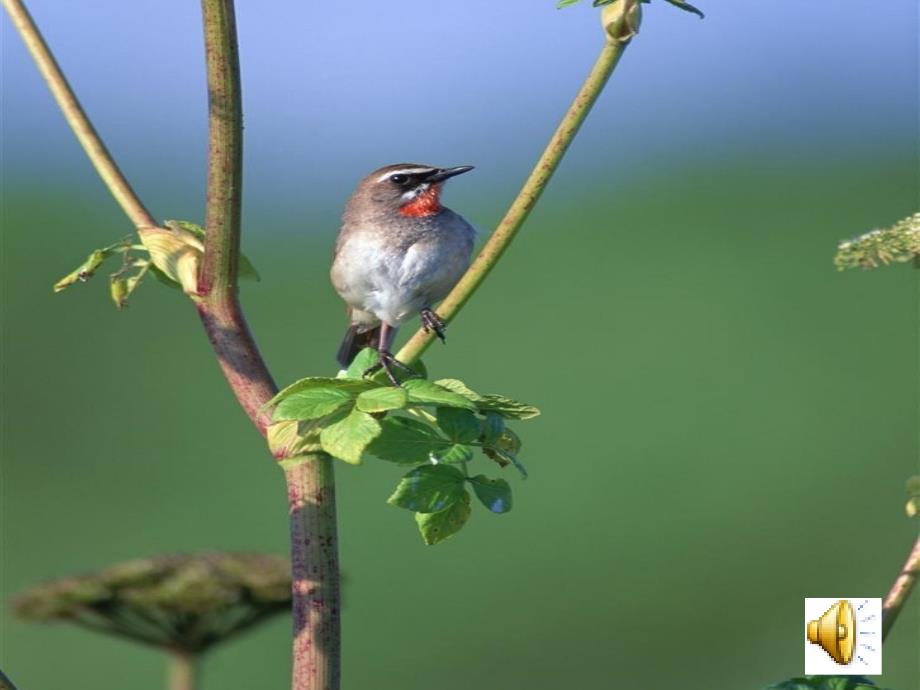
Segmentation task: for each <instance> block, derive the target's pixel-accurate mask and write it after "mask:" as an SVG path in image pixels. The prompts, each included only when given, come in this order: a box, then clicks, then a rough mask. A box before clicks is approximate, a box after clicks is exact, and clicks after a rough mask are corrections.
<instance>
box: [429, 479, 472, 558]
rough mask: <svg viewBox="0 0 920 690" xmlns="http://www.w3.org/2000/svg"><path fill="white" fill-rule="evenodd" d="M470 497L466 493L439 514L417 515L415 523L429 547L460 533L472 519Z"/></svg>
mask: <svg viewBox="0 0 920 690" xmlns="http://www.w3.org/2000/svg"><path fill="white" fill-rule="evenodd" d="M470 512H471V511H470V495H469V494H468V493H467V492H466V491H464V492H463V494H462V495H461V497H460V499H459V500H457V501H456V502H455V503H454V504H453V505H451V506H450V507H449V508H446V509H445V510H441V511H439V512H437V513H416V514H415V522H416V524H417V525H418V531H419V532H420V533H421V535H422V539H423V540H424V541H425V543H426V544H427V545H428V546H434V545H435V544H439V543H441V542H442V541H444V540H445V539H447V538H448V537H452V536H453V535H455V534H456V533H457V532H459V531H460V530H461V529H462V528H463V525H465V524H466V521H467V520H469V518H470Z"/></svg>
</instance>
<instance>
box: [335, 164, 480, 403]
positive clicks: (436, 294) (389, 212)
mask: <svg viewBox="0 0 920 690" xmlns="http://www.w3.org/2000/svg"><path fill="white" fill-rule="evenodd" d="M472 169H473V166H471V165H461V166H458V167H454V168H439V167H435V166H432V165H420V164H417V163H397V164H395V165H387V166H385V167H382V168H379V169H378V170H375V171H373V172H372V173H370V174H369V175H367V176H366V177H365V178H364V179H363V180H361V182H359V183H358V186H357V188H356V189H355V191H354V193H353V194H352V195H351V197H350V198H349V200H348V203H347V204H346V206H345V211H344V213H343V214H342V227H341V229H340V231H339V235H338V239H337V241H336V245H335V254H334V257H333V261H332V269H331V271H330V278H331V279H332V285H333V287H334V288H335V290H336V292H338V294H339V296H341V298H342V299H343V300H345V303H346V304H347V308H348V314H349V326H348V330H347V331H346V333H345V337H344V339H343V340H342V344H341V346H340V347H339V350H338V354H337V359H338V362H339V364H340V365H341V366H342V367H343V368H346V367H348V366H349V365H350V363H351V361H352V360H353V359H354V356H355V355H356V354H357V353H358V352H360V351H361V350H362V349H363V348H365V347H372V348H374V349H376V350H377V352H378V361H377V363H376V364H375V365H374V366H372V367H370V368H369V369H367V370H366V371H365V372H364V375H365V376H368V375H370V374H371V373H373V372H375V371H379V370H380V369H383V370H384V372H385V373H386V376H387V378H388V379H389V380H390V382H391V383H392V384H393V385H394V386H399V382H398V380H397V378H396V376H395V374H394V371H393V368H394V367H396V368H400V369H404V370H407V371H409V372H410V373H415V372H414V371H413V370H412V369H411V368H410V367H408V366H406V365H405V364H403V363H402V362H399V361H398V360H397V359H396V358H395V357H394V356H393V353H392V352H391V351H390V348H391V347H392V345H393V340H394V339H395V337H396V332H397V330H398V329H399V327H400V326H401V325H402V324H403V323H405V322H406V321H408V320H409V319H410V318H412V317H413V316H415V315H416V314H418V315H419V317H420V320H421V324H422V327H423V328H424V330H425V332H426V333H428V332H431V331H433V332H434V333H435V334H436V335H437V336H438V338H440V339H441V340H442V341H445V337H444V329H445V324H444V321H443V320H442V319H441V317H440V316H438V314H437V313H436V312H435V311H434V308H433V307H434V305H435V304H436V303H438V302H440V301H441V300H442V299H443V298H444V297H445V296H446V295H447V293H448V292H450V290H451V289H452V288H453V287H454V285H456V284H457V282H458V281H459V280H460V277H461V276H462V275H463V274H464V273H465V272H466V270H467V268H468V267H469V265H470V257H471V256H472V252H473V244H474V242H475V239H476V230H475V229H474V228H473V226H472V225H470V224H469V223H468V222H467V221H466V220H464V218H463V217H462V216H460V215H459V214H457V213H455V212H454V211H451V210H450V209H449V208H447V207H446V206H443V205H442V204H441V192H442V190H443V188H444V183H445V182H446V181H447V180H449V179H450V178H452V177H456V176H457V175H462V174H463V173H466V172H469V171H470V170H472Z"/></svg>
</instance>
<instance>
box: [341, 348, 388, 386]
mask: <svg viewBox="0 0 920 690" xmlns="http://www.w3.org/2000/svg"><path fill="white" fill-rule="evenodd" d="M379 359H380V356H379V355H378V354H377V350H375V349H374V348H372V347H365V348H364V349H363V350H361V351H360V352H358V354H356V355H355V357H354V359H353V360H351V364H349V365H348V368H347V369H346V370H345V378H349V379H356V380H361V379H363V378H364V372H365V371H367V370H368V369H370V368H371V367H372V366H374V365H375V364H376V363H377V361H378V360H379Z"/></svg>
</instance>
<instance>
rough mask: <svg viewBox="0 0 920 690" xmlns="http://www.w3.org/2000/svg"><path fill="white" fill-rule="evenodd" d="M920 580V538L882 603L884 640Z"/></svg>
mask: <svg viewBox="0 0 920 690" xmlns="http://www.w3.org/2000/svg"><path fill="white" fill-rule="evenodd" d="M918 578H920V538H918V539H917V541H916V542H914V548H913V549H912V550H911V552H910V555H909V556H908V557H907V561H906V562H905V563H904V567H903V568H902V569H901V572H900V573H899V574H898V577H897V579H895V581H894V584H893V585H892V586H891V589H890V590H889V591H888V595H887V596H886V597H885V600H884V601H883V602H882V639H883V640H884V639H885V638H886V637H888V633H890V632H891V628H892V626H894V623H895V621H896V620H897V619H898V615H899V614H900V613H901V609H903V608H904V604H905V603H906V602H907V599H908V598H909V597H910V593H911V591H912V590H913V588H914V585H916V584H917V579H918Z"/></svg>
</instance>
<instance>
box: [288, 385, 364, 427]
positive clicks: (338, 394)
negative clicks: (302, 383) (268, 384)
mask: <svg viewBox="0 0 920 690" xmlns="http://www.w3.org/2000/svg"><path fill="white" fill-rule="evenodd" d="M354 399H355V394H354V392H353V391H348V390H343V389H341V388H308V389H306V390H302V391H300V392H299V393H293V394H292V395H289V396H287V397H286V398H284V400H282V401H281V402H280V403H278V407H276V408H275V413H274V414H273V415H272V420H273V421H276V422H285V421H304V420H307V419H319V418H320V417H325V416H326V415H329V414H332V413H333V412H335V411H336V410H339V409H341V408H343V407H344V406H345V405H347V404H348V403H350V402H351V401H352V400H354Z"/></svg>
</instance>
